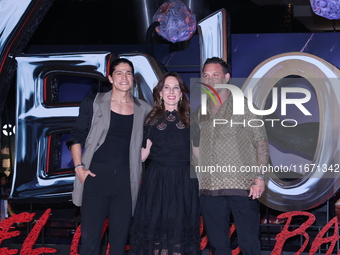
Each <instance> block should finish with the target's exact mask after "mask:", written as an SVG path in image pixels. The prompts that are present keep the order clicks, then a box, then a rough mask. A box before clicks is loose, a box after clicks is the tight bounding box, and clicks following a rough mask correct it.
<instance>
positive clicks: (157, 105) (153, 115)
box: [145, 72, 190, 127]
mask: <svg viewBox="0 0 340 255" xmlns="http://www.w3.org/2000/svg"><path fill="white" fill-rule="evenodd" d="M169 76H172V77H175V78H176V79H177V80H178V84H179V87H180V89H181V92H182V100H181V101H179V102H178V107H177V109H178V117H179V119H180V120H181V121H182V122H183V124H184V125H185V126H186V127H189V125H190V118H189V113H190V104H189V99H188V93H189V89H188V87H187V86H186V84H185V82H184V81H183V79H182V77H181V76H180V75H179V74H178V73H176V72H167V73H165V74H164V75H163V76H162V78H161V79H160V80H159V81H158V83H157V85H156V87H154V89H153V100H154V103H153V108H152V110H151V112H150V113H149V114H148V116H147V117H146V120H145V124H148V123H149V122H150V121H151V120H155V119H157V120H158V119H164V118H165V117H166V115H165V106H164V101H163V100H161V97H160V95H159V93H160V92H161V90H162V89H163V87H164V83H165V80H166V78H168V77H169Z"/></svg>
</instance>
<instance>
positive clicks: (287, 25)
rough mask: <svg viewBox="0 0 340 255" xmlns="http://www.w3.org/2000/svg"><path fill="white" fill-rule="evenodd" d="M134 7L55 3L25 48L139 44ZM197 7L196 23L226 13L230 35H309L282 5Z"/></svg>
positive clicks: (241, 2)
mask: <svg viewBox="0 0 340 255" xmlns="http://www.w3.org/2000/svg"><path fill="white" fill-rule="evenodd" d="M159 2H161V3H163V1H159ZM135 3H136V0H82V1H79V0H77V1H76V0H55V1H54V3H53V4H52V6H51V8H50V9H49V11H48V12H47V14H46V16H45V17H44V19H43V21H42V22H41V23H40V25H39V26H38V29H37V30H36V32H35V33H34V34H33V36H32V38H31V40H30V42H29V45H51V44H54V45H60V44H82V45H84V44H136V43H142V42H143V40H144V38H141V36H140V35H138V29H140V28H139V27H138V24H139V21H138V18H137V15H136V13H137V12H138V11H140V10H138V9H136V8H134V6H135ZM161 3H160V4H161ZM201 3H202V7H203V8H202V9H201V13H200V14H199V15H197V20H198V21H199V20H200V19H202V18H204V17H206V16H207V15H209V14H211V13H213V12H215V11H217V10H219V9H221V8H224V9H226V10H227V11H228V12H229V13H230V20H231V23H230V24H231V25H230V28H231V33H235V34H239V33H291V32H310V31H309V30H308V29H307V28H306V27H305V26H304V25H303V24H302V23H300V22H299V21H298V20H297V19H295V18H294V17H293V15H292V11H291V9H289V7H288V5H285V4H275V5H263V6H260V5H257V4H255V3H254V2H253V1H250V0H210V1H209V0H202V2H201ZM160 4H159V5H160Z"/></svg>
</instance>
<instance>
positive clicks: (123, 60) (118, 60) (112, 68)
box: [110, 58, 135, 75]
mask: <svg viewBox="0 0 340 255" xmlns="http://www.w3.org/2000/svg"><path fill="white" fill-rule="evenodd" d="M121 63H125V64H128V65H129V66H130V67H131V70H132V75H134V74H135V68H134V67H133V64H132V62H131V61H130V60H128V59H126V58H116V59H115V60H113V61H112V62H111V64H110V75H112V73H113V72H114V71H115V69H116V66H118V65H119V64H121Z"/></svg>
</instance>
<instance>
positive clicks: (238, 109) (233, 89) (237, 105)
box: [200, 83, 312, 127]
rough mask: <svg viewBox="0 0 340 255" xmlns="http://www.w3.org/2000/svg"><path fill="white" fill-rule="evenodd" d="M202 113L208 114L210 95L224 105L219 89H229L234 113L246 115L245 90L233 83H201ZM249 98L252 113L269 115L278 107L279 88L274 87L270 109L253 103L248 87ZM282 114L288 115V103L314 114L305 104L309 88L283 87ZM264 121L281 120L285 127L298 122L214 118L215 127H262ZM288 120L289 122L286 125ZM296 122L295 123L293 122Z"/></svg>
mask: <svg viewBox="0 0 340 255" xmlns="http://www.w3.org/2000/svg"><path fill="white" fill-rule="evenodd" d="M201 85H202V86H201V87H200V89H201V114H202V115H207V102H208V97H207V95H209V97H210V98H211V100H212V102H213V103H214V104H215V105H216V104H217V100H218V103H219V104H220V105H222V100H221V97H220V95H219V94H218V91H217V90H218V89H228V90H229V91H230V93H231V95H232V97H233V115H244V107H245V104H244V100H245V96H244V93H243V91H242V90H241V89H240V88H239V87H237V86H235V85H231V84H215V85H214V87H212V86H210V85H208V84H205V83H201ZM247 92H248V94H247V95H248V99H247V106H248V109H249V111H250V112H251V113H253V114H255V115H259V116H267V115H270V114H272V113H274V112H275V111H276V109H277V107H278V90H277V88H276V87H273V88H272V91H271V92H272V93H271V95H272V105H271V107H270V108H269V109H265V110H260V109H256V108H255V107H254V105H253V96H252V95H253V92H252V88H248V90H247ZM288 93H299V94H303V95H304V97H303V98H294V99H291V98H287V94H288ZM280 99H281V105H280V106H281V107H280V108H281V115H282V116H285V115H287V105H289V104H292V105H295V106H296V107H297V108H298V109H299V110H300V111H301V112H302V113H303V114H304V115H306V116H311V115H312V114H311V113H310V112H309V111H308V110H307V109H306V107H305V106H304V105H303V104H304V103H307V102H308V101H309V100H310V99H311V93H310V91H309V90H307V89H305V88H296V87H282V88H281V98H280ZM264 121H267V122H271V125H272V127H273V126H274V122H277V121H280V122H281V125H282V126H284V127H295V126H296V125H297V124H298V122H297V121H296V120H295V119H284V120H280V119H265V120H262V119H251V120H244V121H243V122H237V123H233V122H232V119H231V120H226V119H214V122H213V125H214V127H215V126H216V125H225V124H228V123H229V124H230V125H231V126H232V125H233V124H234V125H236V124H237V125H244V126H245V125H246V124H248V126H250V127H261V126H263V125H264ZM286 122H288V123H289V124H287V125H286ZM291 123H294V124H291Z"/></svg>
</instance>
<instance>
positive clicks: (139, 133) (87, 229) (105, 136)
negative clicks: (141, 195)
mask: <svg viewBox="0 0 340 255" xmlns="http://www.w3.org/2000/svg"><path fill="white" fill-rule="evenodd" d="M133 75H134V69H133V64H132V63H131V62H130V61H129V60H127V59H123V58H119V59H116V60H115V61H113V62H112V63H111V67H110V75H109V76H108V78H109V81H110V83H111V84H112V90H111V91H109V92H106V93H98V94H97V95H92V96H88V97H86V98H85V99H84V100H83V101H82V103H81V105H80V108H79V116H78V118H77V120H76V123H75V125H74V127H73V129H72V130H71V137H70V140H69V141H68V145H69V147H70V150H71V154H72V158H73V162H74V165H75V172H76V178H75V181H74V190H73V194H72V200H73V203H74V204H75V205H77V206H82V211H81V233H82V247H81V251H80V254H81V255H98V252H99V250H100V243H101V237H102V229H103V225H104V221H105V220H106V218H108V220H109V240H108V241H109V244H110V254H115V255H117V254H118V255H119V254H125V246H126V242H127V238H128V233H129V227H130V221H131V218H132V214H133V211H134V208H135V204H136V200H137V195H138V189H139V185H140V181H141V175H142V161H141V145H142V140H143V124H144V120H145V117H146V116H147V114H148V113H149V111H150V110H151V106H150V105H148V104H147V103H146V102H144V101H142V100H140V99H137V98H135V97H133V96H132V95H131V93H130V90H131V88H132V86H133Z"/></svg>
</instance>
